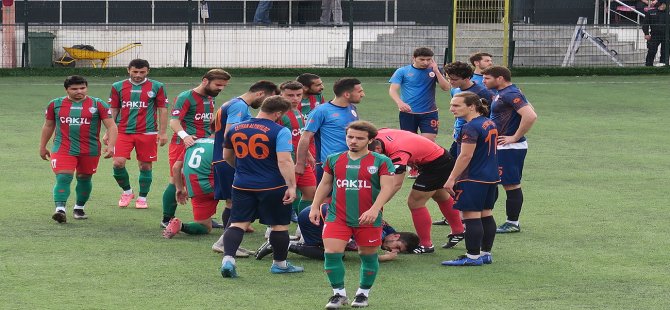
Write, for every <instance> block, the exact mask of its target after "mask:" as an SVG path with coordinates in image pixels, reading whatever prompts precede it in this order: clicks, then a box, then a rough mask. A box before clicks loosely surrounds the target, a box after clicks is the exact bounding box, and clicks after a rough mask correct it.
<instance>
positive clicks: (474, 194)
mask: <svg viewBox="0 0 670 310" xmlns="http://www.w3.org/2000/svg"><path fill="white" fill-rule="evenodd" d="M454 191H455V192H456V197H454V202H455V203H454V209H456V210H459V211H474V212H476V211H482V210H492V209H493V206H494V205H495V204H496V200H498V186H497V184H496V183H480V182H468V181H465V182H458V183H456V185H455V186H454Z"/></svg>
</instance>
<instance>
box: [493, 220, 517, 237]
mask: <svg viewBox="0 0 670 310" xmlns="http://www.w3.org/2000/svg"><path fill="white" fill-rule="evenodd" d="M520 231H521V227H519V225H514V224H512V223H510V222H505V223H504V224H502V225H500V227H498V229H496V234H508V233H516V232H520Z"/></svg>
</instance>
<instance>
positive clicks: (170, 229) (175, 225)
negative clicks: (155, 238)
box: [163, 217, 181, 239]
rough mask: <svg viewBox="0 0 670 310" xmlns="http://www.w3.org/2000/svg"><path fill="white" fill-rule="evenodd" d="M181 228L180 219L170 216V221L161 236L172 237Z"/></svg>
mask: <svg viewBox="0 0 670 310" xmlns="http://www.w3.org/2000/svg"><path fill="white" fill-rule="evenodd" d="M180 230H181V220H180V219H178V218H176V217H175V218H172V219H171V220H170V223H168V225H167V227H165V230H163V237H164V238H166V239H172V237H174V236H175V235H176V234H178V233H179V231H180Z"/></svg>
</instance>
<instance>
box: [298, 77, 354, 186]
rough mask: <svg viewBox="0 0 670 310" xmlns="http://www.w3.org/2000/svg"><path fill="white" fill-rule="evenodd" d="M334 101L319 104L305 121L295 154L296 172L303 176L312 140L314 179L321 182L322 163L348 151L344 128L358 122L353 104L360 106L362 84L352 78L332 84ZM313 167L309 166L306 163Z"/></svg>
mask: <svg viewBox="0 0 670 310" xmlns="http://www.w3.org/2000/svg"><path fill="white" fill-rule="evenodd" d="M333 92H334V93H335V99H333V100H332V101H329V102H326V103H324V104H322V105H319V106H317V107H316V109H314V111H312V112H311V113H310V115H309V116H308V118H307V126H306V127H305V130H304V131H303V133H302V136H301V137H300V142H299V143H298V151H297V152H296V166H295V172H296V173H297V174H304V173H305V165H306V164H307V163H308V159H309V156H308V154H307V153H308V152H309V147H310V143H311V141H312V138H314V142H315V145H316V155H317V156H316V158H315V160H316V161H317V162H316V163H314V165H316V179H317V182H319V181H320V180H321V175H322V174H323V168H322V166H321V163H323V162H324V161H325V160H326V157H328V156H329V155H330V154H333V153H337V152H343V151H346V150H347V143H346V142H345V137H346V127H347V125H349V123H351V122H353V121H356V120H358V112H356V106H355V105H356V104H358V103H360V102H361V100H362V99H363V97H365V92H364V91H363V86H361V81H359V80H358V79H355V78H342V79H339V80H338V81H336V82H335V84H334V85H333ZM309 164H312V163H309Z"/></svg>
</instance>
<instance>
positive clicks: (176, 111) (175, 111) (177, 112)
mask: <svg viewBox="0 0 670 310" xmlns="http://www.w3.org/2000/svg"><path fill="white" fill-rule="evenodd" d="M179 113H180V112H179V110H172V116H177V115H179Z"/></svg>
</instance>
